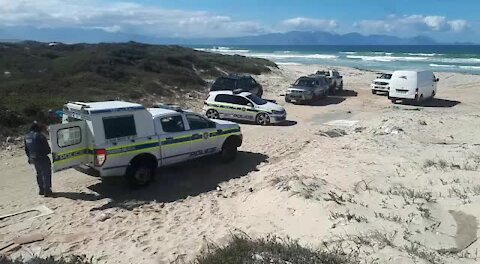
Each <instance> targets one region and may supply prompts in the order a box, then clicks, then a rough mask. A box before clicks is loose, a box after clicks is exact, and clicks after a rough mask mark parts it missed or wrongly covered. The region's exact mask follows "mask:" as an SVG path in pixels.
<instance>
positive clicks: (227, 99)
mask: <svg viewBox="0 0 480 264" xmlns="http://www.w3.org/2000/svg"><path fill="white" fill-rule="evenodd" d="M215 102H219V103H228V104H233V103H234V102H235V98H234V97H233V95H229V94H219V95H217V96H216V97H215Z"/></svg>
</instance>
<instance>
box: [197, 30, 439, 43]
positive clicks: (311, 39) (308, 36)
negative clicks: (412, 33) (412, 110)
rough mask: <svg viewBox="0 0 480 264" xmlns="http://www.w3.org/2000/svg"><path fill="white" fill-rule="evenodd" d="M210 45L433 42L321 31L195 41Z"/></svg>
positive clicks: (421, 38)
mask: <svg viewBox="0 0 480 264" xmlns="http://www.w3.org/2000/svg"><path fill="white" fill-rule="evenodd" d="M195 41H197V42H198V44H212V45H435V44H438V43H437V42H436V41H435V40H433V39H431V38H429V37H424V36H417V37H414V38H399V37H393V36H387V35H369V36H364V35H361V34H359V33H348V34H344V35H341V34H336V33H329V32H322V31H291V32H287V33H272V34H265V35H260V36H247V37H237V38H218V39H203V40H195Z"/></svg>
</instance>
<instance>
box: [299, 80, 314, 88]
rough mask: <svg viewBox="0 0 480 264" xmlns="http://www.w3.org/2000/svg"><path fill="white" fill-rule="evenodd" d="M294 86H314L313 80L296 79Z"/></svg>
mask: <svg viewBox="0 0 480 264" xmlns="http://www.w3.org/2000/svg"><path fill="white" fill-rule="evenodd" d="M294 86H306V87H313V86H315V80H314V79H298V80H297V81H296V82H295V84H294Z"/></svg>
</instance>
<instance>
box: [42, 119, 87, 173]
mask: <svg viewBox="0 0 480 264" xmlns="http://www.w3.org/2000/svg"><path fill="white" fill-rule="evenodd" d="M86 128H87V122H86V121H76V122H70V123H66V124H56V125H51V126H50V145H51V147H52V159H53V171H54V172H57V171H61V170H65V169H69V168H72V167H76V166H78V165H81V164H87V163H88V160H89V158H88V157H89V155H91V154H92V153H91V150H90V149H89V148H88V147H87V142H88V140H87V130H86Z"/></svg>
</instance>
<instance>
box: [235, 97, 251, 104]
mask: <svg viewBox="0 0 480 264" xmlns="http://www.w3.org/2000/svg"><path fill="white" fill-rule="evenodd" d="M233 97H234V104H237V105H248V104H249V103H250V101H248V100H247V99H245V98H243V97H241V96H238V95H234V96H233Z"/></svg>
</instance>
